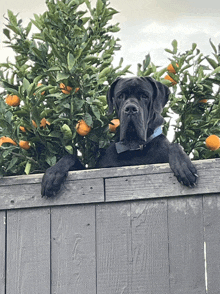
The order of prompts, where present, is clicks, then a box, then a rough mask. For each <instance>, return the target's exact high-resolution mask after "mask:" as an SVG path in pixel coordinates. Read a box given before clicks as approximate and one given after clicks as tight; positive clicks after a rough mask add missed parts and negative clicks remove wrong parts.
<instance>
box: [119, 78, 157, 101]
mask: <svg viewBox="0 0 220 294" xmlns="http://www.w3.org/2000/svg"><path fill="white" fill-rule="evenodd" d="M123 93H125V94H126V95H127V96H131V95H134V96H138V95H141V94H145V95H146V96H147V97H151V96H152V95H153V87H152V85H151V83H150V82H149V81H146V80H143V79H141V78H139V77H132V78H124V79H122V80H119V81H118V83H117V84H116V86H115V89H114V97H118V96H120V95H121V94H123Z"/></svg>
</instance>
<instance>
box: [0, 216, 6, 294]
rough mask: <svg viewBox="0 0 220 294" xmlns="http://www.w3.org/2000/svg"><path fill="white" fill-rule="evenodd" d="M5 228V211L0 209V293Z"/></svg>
mask: <svg viewBox="0 0 220 294" xmlns="http://www.w3.org/2000/svg"><path fill="white" fill-rule="evenodd" d="M5 229H6V212H5V211H0V293H5V241H6V240H5Z"/></svg>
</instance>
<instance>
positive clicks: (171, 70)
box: [167, 63, 179, 74]
mask: <svg viewBox="0 0 220 294" xmlns="http://www.w3.org/2000/svg"><path fill="white" fill-rule="evenodd" d="M176 67H179V64H178V63H176ZM167 70H168V72H171V73H173V74H175V73H176V70H175V68H174V67H173V65H172V64H171V63H170V64H169V65H168V67H167Z"/></svg>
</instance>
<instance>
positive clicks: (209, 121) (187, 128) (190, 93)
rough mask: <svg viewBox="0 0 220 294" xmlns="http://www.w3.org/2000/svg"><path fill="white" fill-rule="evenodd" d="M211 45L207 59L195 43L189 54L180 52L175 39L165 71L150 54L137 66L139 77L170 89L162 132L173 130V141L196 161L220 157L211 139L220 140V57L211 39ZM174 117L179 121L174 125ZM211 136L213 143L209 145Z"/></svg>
mask: <svg viewBox="0 0 220 294" xmlns="http://www.w3.org/2000/svg"><path fill="white" fill-rule="evenodd" d="M210 44H211V47H212V49H213V51H214V52H213V57H212V58H211V57H210V56H204V54H203V53H201V52H200V50H199V49H198V48H197V44H195V43H194V44H192V48H191V49H189V50H187V51H186V52H184V53H182V52H179V51H178V46H177V45H178V44H177V41H176V40H174V41H173V42H172V49H165V51H166V52H168V53H169V54H170V58H169V60H168V62H167V66H166V67H165V68H160V67H157V66H155V64H154V63H152V62H151V58H150V55H147V56H146V58H145V60H144V61H143V64H138V75H139V76H152V77H154V78H155V79H156V80H158V81H160V82H162V83H164V84H166V85H167V86H169V87H170V90H171V95H170V99H169V103H168V104H167V106H166V107H165V109H164V111H163V116H164V117H165V120H166V123H165V125H164V129H163V131H164V133H165V134H167V132H168V130H170V129H171V128H173V129H174V140H173V141H174V142H177V143H180V144H181V145H182V146H183V148H184V150H185V151H186V152H187V153H188V154H189V155H190V156H191V158H193V159H205V158H213V157H220V149H219V148H217V150H216V148H214V147H215V146H214V145H215V142H214V141H213V142H211V141H212V140H211V139H212V137H210V136H211V135H216V136H217V137H220V87H219V86H220V55H219V54H218V50H217V48H216V46H215V45H214V44H213V43H212V42H211V40H210ZM173 116H175V118H176V120H175V123H174V125H171V120H170V118H171V117H173ZM208 137H210V138H209V141H210V143H209V145H206V144H205V141H206V139H207V138H208ZM212 145H213V147H212ZM211 149H213V151H212V150H211Z"/></svg>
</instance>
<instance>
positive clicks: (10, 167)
mask: <svg viewBox="0 0 220 294" xmlns="http://www.w3.org/2000/svg"><path fill="white" fill-rule="evenodd" d="M17 162H18V157H13V158H12V160H11V161H10V163H9V165H8V167H7V169H6V171H9V170H11V169H12V168H13V167H14V166H15V165H16V164H17Z"/></svg>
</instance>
